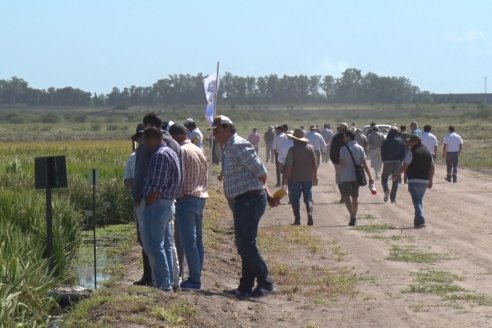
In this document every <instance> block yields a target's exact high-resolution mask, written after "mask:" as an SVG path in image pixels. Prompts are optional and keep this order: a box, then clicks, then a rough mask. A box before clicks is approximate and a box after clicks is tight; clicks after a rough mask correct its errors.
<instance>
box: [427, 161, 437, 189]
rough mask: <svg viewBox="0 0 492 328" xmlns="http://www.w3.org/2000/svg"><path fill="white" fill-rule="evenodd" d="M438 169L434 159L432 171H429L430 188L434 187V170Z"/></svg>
mask: <svg viewBox="0 0 492 328" xmlns="http://www.w3.org/2000/svg"><path fill="white" fill-rule="evenodd" d="M435 170H436V167H435V166H434V161H432V165H431V168H430V172H429V185H428V187H429V189H430V188H432V180H433V179H434V172H435Z"/></svg>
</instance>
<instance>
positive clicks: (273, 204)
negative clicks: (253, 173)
mask: <svg viewBox="0 0 492 328" xmlns="http://www.w3.org/2000/svg"><path fill="white" fill-rule="evenodd" d="M259 179H260V181H261V182H262V183H263V185H264V187H265V192H266V194H267V200H268V205H270V207H277V206H278V205H279V204H280V200H279V199H275V198H274V197H273V195H272V193H271V192H270V190H269V189H268V184H267V175H266V174H264V175H262V176H261V177H260V178H259Z"/></svg>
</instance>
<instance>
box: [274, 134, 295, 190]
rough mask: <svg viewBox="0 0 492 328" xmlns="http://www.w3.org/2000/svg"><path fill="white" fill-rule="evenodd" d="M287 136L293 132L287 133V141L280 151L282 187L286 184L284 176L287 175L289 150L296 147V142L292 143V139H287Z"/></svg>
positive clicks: (278, 158) (278, 159) (282, 144)
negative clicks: (286, 161)
mask: <svg viewBox="0 0 492 328" xmlns="http://www.w3.org/2000/svg"><path fill="white" fill-rule="evenodd" d="M287 134H292V133H291V131H286V135H285V137H286V140H285V141H283V142H282V143H281V144H280V149H279V151H278V157H277V161H278V163H279V169H280V172H281V173H282V181H281V182H282V185H284V183H285V181H284V180H285V177H284V174H285V159H286V158H287V154H288V153H289V149H290V148H291V147H292V146H294V142H293V141H292V139H290V138H288V137H287Z"/></svg>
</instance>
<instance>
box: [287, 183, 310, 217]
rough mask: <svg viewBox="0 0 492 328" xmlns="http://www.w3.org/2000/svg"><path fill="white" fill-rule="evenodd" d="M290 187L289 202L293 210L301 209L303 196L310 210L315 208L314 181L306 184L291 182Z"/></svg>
mask: <svg viewBox="0 0 492 328" xmlns="http://www.w3.org/2000/svg"><path fill="white" fill-rule="evenodd" d="M288 186H289V200H290V204H291V205H292V209H293V210H299V209H300V207H301V205H300V200H301V194H302V196H303V198H304V203H305V204H306V206H308V207H310V208H311V207H312V206H313V193H312V188H313V182H312V181H304V182H300V181H289V182H288Z"/></svg>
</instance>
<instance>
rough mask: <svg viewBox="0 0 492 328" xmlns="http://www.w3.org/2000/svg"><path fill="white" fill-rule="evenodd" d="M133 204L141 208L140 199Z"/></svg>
mask: <svg viewBox="0 0 492 328" xmlns="http://www.w3.org/2000/svg"><path fill="white" fill-rule="evenodd" d="M133 204H134V205H135V208H139V207H140V201H139V200H138V201H136V202H134V203H133Z"/></svg>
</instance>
